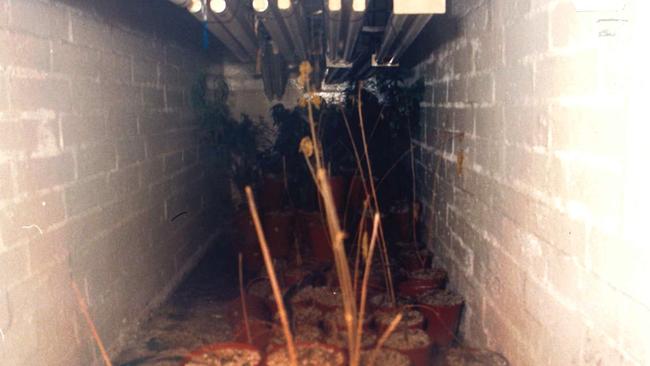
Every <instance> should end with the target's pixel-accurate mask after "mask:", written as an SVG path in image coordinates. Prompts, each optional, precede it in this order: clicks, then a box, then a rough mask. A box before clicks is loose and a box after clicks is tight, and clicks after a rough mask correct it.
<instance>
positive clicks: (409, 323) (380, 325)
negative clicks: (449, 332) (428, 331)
mask: <svg viewBox="0 0 650 366" xmlns="http://www.w3.org/2000/svg"><path fill="white" fill-rule="evenodd" d="M399 312H401V313H402V315H403V317H402V321H401V322H400V324H398V326H397V328H398V329H399V328H409V329H422V330H424V329H425V325H426V317H425V316H424V314H423V313H422V312H421V311H419V310H416V309H411V308H409V307H406V308H400V307H383V308H380V309H378V310H377V311H376V312H375V317H374V318H375V327H376V328H377V332H378V333H379V334H383V333H384V331H385V330H386V328H387V327H388V325H389V324H390V321H391V320H392V319H393V318H394V317H395V315H397V313H399ZM407 312H417V313H419V314H414V313H410V314H411V316H408V314H409V313H407Z"/></svg>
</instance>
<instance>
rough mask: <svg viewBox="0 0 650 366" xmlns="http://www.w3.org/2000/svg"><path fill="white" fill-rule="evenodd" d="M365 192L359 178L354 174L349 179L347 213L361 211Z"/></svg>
mask: <svg viewBox="0 0 650 366" xmlns="http://www.w3.org/2000/svg"><path fill="white" fill-rule="evenodd" d="M365 196H366V193H365V190H364V189H363V181H362V180H361V176H359V175H358V174H355V175H353V176H352V179H350V187H349V189H348V202H347V209H348V211H349V212H359V211H361V209H363V201H364V200H365Z"/></svg>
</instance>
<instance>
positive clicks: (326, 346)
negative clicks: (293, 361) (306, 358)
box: [264, 342, 347, 366]
mask: <svg viewBox="0 0 650 366" xmlns="http://www.w3.org/2000/svg"><path fill="white" fill-rule="evenodd" d="M295 346H296V351H297V352H298V354H300V349H301V348H316V347H318V348H322V349H327V350H331V351H333V352H335V353H338V354H340V355H341V359H342V360H343V362H342V363H341V366H343V365H345V364H346V362H347V360H346V356H345V352H344V351H343V350H342V349H341V348H339V347H335V346H332V345H330V344H325V343H302V342H297V343H296V344H295ZM286 348H287V346H286V345H277V346H275V347H271V349H269V350H268V352H267V353H266V357H265V359H264V364H265V365H268V360H269V357H270V356H271V355H272V354H274V353H275V352H278V351H279V350H281V349H286ZM328 361H331V360H328ZM298 364H300V361H299V362H298Z"/></svg>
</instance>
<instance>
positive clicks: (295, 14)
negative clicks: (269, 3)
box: [278, 0, 309, 61]
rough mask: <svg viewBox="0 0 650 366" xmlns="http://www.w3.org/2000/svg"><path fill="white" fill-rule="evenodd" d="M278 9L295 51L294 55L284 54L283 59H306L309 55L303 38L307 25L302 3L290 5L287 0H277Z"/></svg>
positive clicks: (305, 34)
mask: <svg viewBox="0 0 650 366" xmlns="http://www.w3.org/2000/svg"><path fill="white" fill-rule="evenodd" d="M282 3H284V4H282ZM281 4H282V5H281ZM278 9H279V11H280V17H281V19H282V20H283V21H284V25H285V29H286V30H287V32H288V33H289V37H291V42H292V43H293V49H294V52H295V55H293V56H294V57H287V56H285V59H289V60H291V59H293V58H295V59H296V61H304V60H307V58H308V57H309V55H308V52H307V49H308V44H307V40H306V38H305V37H306V36H307V25H306V24H305V16H304V14H303V8H302V5H300V3H298V4H295V5H294V6H292V4H291V1H289V0H278Z"/></svg>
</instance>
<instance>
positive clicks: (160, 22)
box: [55, 0, 227, 57]
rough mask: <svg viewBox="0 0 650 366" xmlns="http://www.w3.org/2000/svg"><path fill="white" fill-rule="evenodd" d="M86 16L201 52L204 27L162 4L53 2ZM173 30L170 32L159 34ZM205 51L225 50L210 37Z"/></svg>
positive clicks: (156, 0) (159, 0) (145, 0)
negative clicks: (98, 18) (125, 25)
mask: <svg viewBox="0 0 650 366" xmlns="http://www.w3.org/2000/svg"><path fill="white" fill-rule="evenodd" d="M55 2H58V3H61V4H66V5H69V6H71V7H73V8H76V9H79V10H81V11H83V12H84V13H87V14H94V15H97V16H99V17H101V18H102V19H104V20H105V21H106V22H107V23H108V24H109V25H111V26H119V25H120V24H128V25H129V29H130V30H133V31H137V32H142V33H146V34H154V35H155V37H156V39H161V40H165V41H173V42H177V43H179V44H181V45H183V46H184V47H189V48H195V49H202V47H203V27H202V26H201V23H199V22H197V21H196V19H195V18H194V17H193V16H192V15H191V14H190V13H189V12H187V11H184V9H182V8H180V7H178V6H176V5H174V4H173V3H171V2H170V1H164V0H137V1H134V0H112V1H89V0H55ZM163 29H164V30H170V29H173V32H170V31H161V30H163ZM208 36H209V37H210V38H209V40H208V44H209V45H210V47H209V48H208V50H207V53H208V55H207V56H210V57H219V55H222V54H223V50H226V49H227V48H225V47H224V46H222V44H221V43H220V42H219V40H217V38H215V37H214V36H213V35H212V34H210V33H208Z"/></svg>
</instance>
